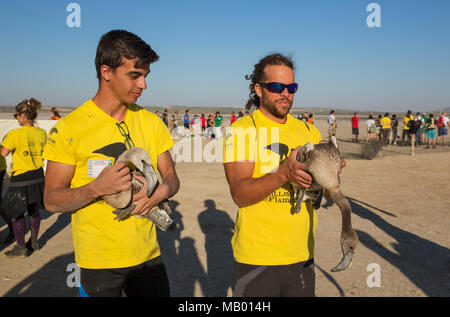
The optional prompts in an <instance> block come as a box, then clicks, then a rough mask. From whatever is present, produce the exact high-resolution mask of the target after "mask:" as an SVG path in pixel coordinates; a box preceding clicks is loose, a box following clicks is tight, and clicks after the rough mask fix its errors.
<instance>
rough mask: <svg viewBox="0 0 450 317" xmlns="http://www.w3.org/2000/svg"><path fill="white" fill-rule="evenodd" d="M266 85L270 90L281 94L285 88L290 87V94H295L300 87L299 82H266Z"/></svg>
mask: <svg viewBox="0 0 450 317" xmlns="http://www.w3.org/2000/svg"><path fill="white" fill-rule="evenodd" d="M264 87H266V88H267V90H268V91H270V92H272V93H275V94H281V93H282V92H283V91H284V89H285V88H287V89H288V92H289V93H290V94H295V93H296V92H297V89H298V84H297V83H293V84H290V85H285V84H282V83H276V82H274V83H265V84H264Z"/></svg>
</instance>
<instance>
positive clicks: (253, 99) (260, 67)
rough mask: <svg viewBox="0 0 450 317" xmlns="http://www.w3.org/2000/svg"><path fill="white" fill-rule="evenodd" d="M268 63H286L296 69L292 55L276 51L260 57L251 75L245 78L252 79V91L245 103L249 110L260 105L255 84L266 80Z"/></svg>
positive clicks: (285, 64) (250, 87)
mask: <svg viewBox="0 0 450 317" xmlns="http://www.w3.org/2000/svg"><path fill="white" fill-rule="evenodd" d="M268 65H284V66H287V67H289V68H291V69H292V70H294V69H295V66H294V62H293V61H292V58H291V56H284V55H282V54H280V53H274V54H270V55H267V56H266V57H264V58H262V59H260V60H259V62H258V64H256V65H255V68H254V70H253V73H252V74H251V75H245V79H247V80H250V81H251V83H250V86H249V89H250V93H249V94H248V97H249V98H248V101H247V104H246V105H245V108H246V109H247V110H250V109H251V108H252V106H255V107H256V108H259V106H260V100H259V97H258V95H257V94H256V92H255V84H256V83H258V82H261V81H263V80H264V68H265V67H266V66H268Z"/></svg>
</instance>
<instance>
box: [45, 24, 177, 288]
mask: <svg viewBox="0 0 450 317" xmlns="http://www.w3.org/2000/svg"><path fill="white" fill-rule="evenodd" d="M158 58H159V56H158V55H157V54H156V53H155V51H153V50H152V48H151V47H150V45H148V44H147V43H145V42H144V41H143V40H142V39H141V38H139V37H138V36H137V35H135V34H133V33H130V32H127V31H124V30H113V31H110V32H108V33H106V34H104V35H103V36H102V38H101V39H100V42H99V44H98V47H97V54H96V58H95V65H96V69H97V77H98V79H99V88H98V91H97V94H96V95H95V96H94V97H93V98H92V99H90V100H88V101H86V102H85V103H84V104H83V105H82V106H80V107H79V108H77V109H76V110H74V111H73V112H71V113H70V114H69V115H67V116H65V117H63V118H61V119H60V120H58V122H57V123H56V124H55V126H54V127H53V128H52V129H51V130H50V132H49V139H48V142H47V145H46V147H45V150H44V158H45V159H47V160H48V163H47V169H46V174H45V180H46V187H45V194H44V202H45V206H46V209H47V210H48V211H49V212H59V213H61V212H71V213H72V235H73V244H74V251H75V260H76V263H77V264H78V266H79V267H80V268H81V269H80V281H81V286H80V294H82V295H83V294H87V295H88V296H113V297H120V296H121V295H122V291H123V292H125V294H126V295H127V296H129V297H130V296H169V295H170V288H169V281H168V277H167V272H166V268H165V265H164V263H163V261H162V259H161V252H160V249H159V245H158V242H157V239H156V227H155V224H154V223H153V222H152V221H150V220H148V219H147V218H143V217H134V216H142V215H145V214H147V213H148V212H149V210H150V209H151V208H152V207H153V206H155V205H156V204H158V203H159V202H161V201H163V200H165V199H167V198H170V197H172V196H173V195H175V193H176V192H177V191H178V189H179V186H180V185H179V180H178V177H177V174H176V172H175V167H174V164H173V161H172V157H171V155H170V152H169V149H170V148H171V147H172V146H173V144H174V142H173V140H172V137H171V135H170V133H169V130H168V129H167V127H166V125H165V124H164V123H163V122H162V120H161V119H160V118H159V117H157V116H156V115H155V114H153V113H151V112H149V111H147V110H145V109H143V108H141V107H139V106H137V105H136V104H135V102H136V101H137V99H138V97H139V96H140V95H141V93H142V92H143V90H145V89H146V88H147V86H146V76H147V75H148V74H149V72H150V64H151V63H153V62H156V61H157V60H158ZM134 146H136V147H142V148H144V149H145V150H146V151H147V152H148V153H149V156H150V159H151V162H152V166H153V168H154V169H155V170H158V171H159V173H160V175H161V180H162V181H161V183H160V184H159V186H158V188H157V189H156V190H155V192H154V193H153V194H152V195H151V197H147V193H146V181H145V178H143V177H138V176H137V175H135V176H134V177H137V178H139V179H140V180H141V181H142V182H143V183H144V186H143V187H142V190H141V191H140V192H139V193H136V195H133V201H134V202H136V204H137V205H136V208H135V209H134V211H133V212H132V214H131V215H132V216H130V217H128V218H127V219H125V220H123V221H117V220H114V218H115V215H114V214H113V213H112V212H113V210H114V209H115V208H113V207H111V206H109V205H108V204H106V203H105V201H104V200H103V199H102V196H103V195H107V194H114V193H117V192H120V191H122V190H128V189H129V188H130V186H131V182H130V181H131V174H130V169H129V168H128V167H127V165H126V163H124V162H119V163H117V164H114V163H115V161H116V160H117V158H118V156H119V155H120V154H121V153H123V152H124V151H125V150H126V149H127V148H130V147H134Z"/></svg>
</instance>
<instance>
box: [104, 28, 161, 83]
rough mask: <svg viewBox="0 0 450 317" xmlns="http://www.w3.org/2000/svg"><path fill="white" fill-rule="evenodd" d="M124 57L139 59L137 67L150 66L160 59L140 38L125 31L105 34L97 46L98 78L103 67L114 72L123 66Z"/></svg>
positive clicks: (113, 31)
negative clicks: (107, 67)
mask: <svg viewBox="0 0 450 317" xmlns="http://www.w3.org/2000/svg"><path fill="white" fill-rule="evenodd" d="M122 57H125V58H127V59H134V58H138V61H137V63H136V65H135V67H137V68H139V67H141V66H144V65H149V64H151V63H154V62H156V61H157V60H158V59H159V56H158V54H156V52H155V51H154V50H153V49H152V48H151V47H150V45H148V44H147V43H145V42H144V41H143V40H142V39H141V38H140V37H139V36H137V35H136V34H133V33H131V32H128V31H125V30H112V31H109V32H108V33H106V34H104V35H103V36H102V38H101V39H100V42H99V43H98V46H97V54H96V56H95V68H96V70H97V78H98V79H100V78H101V75H100V68H101V67H102V65H106V66H109V67H111V68H112V69H113V70H114V69H116V68H117V67H119V66H120V65H122Z"/></svg>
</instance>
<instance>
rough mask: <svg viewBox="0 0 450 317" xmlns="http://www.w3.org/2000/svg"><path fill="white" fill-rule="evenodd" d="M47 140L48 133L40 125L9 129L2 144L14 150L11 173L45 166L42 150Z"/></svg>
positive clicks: (16, 173)
mask: <svg viewBox="0 0 450 317" xmlns="http://www.w3.org/2000/svg"><path fill="white" fill-rule="evenodd" d="M46 140H47V133H46V132H45V130H43V129H41V128H38V127H32V126H23V127H21V128H19V129H14V130H11V131H9V132H8V134H7V135H6V136H5V137H4V138H3V141H2V146H4V147H5V148H7V149H8V150H10V151H11V152H12V167H11V170H10V172H9V175H10V176H12V175H14V176H17V175H20V174H23V173H25V172H28V171H32V170H36V169H38V168H41V167H42V166H44V161H43V159H42V151H43V150H44V146H45V142H46Z"/></svg>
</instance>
